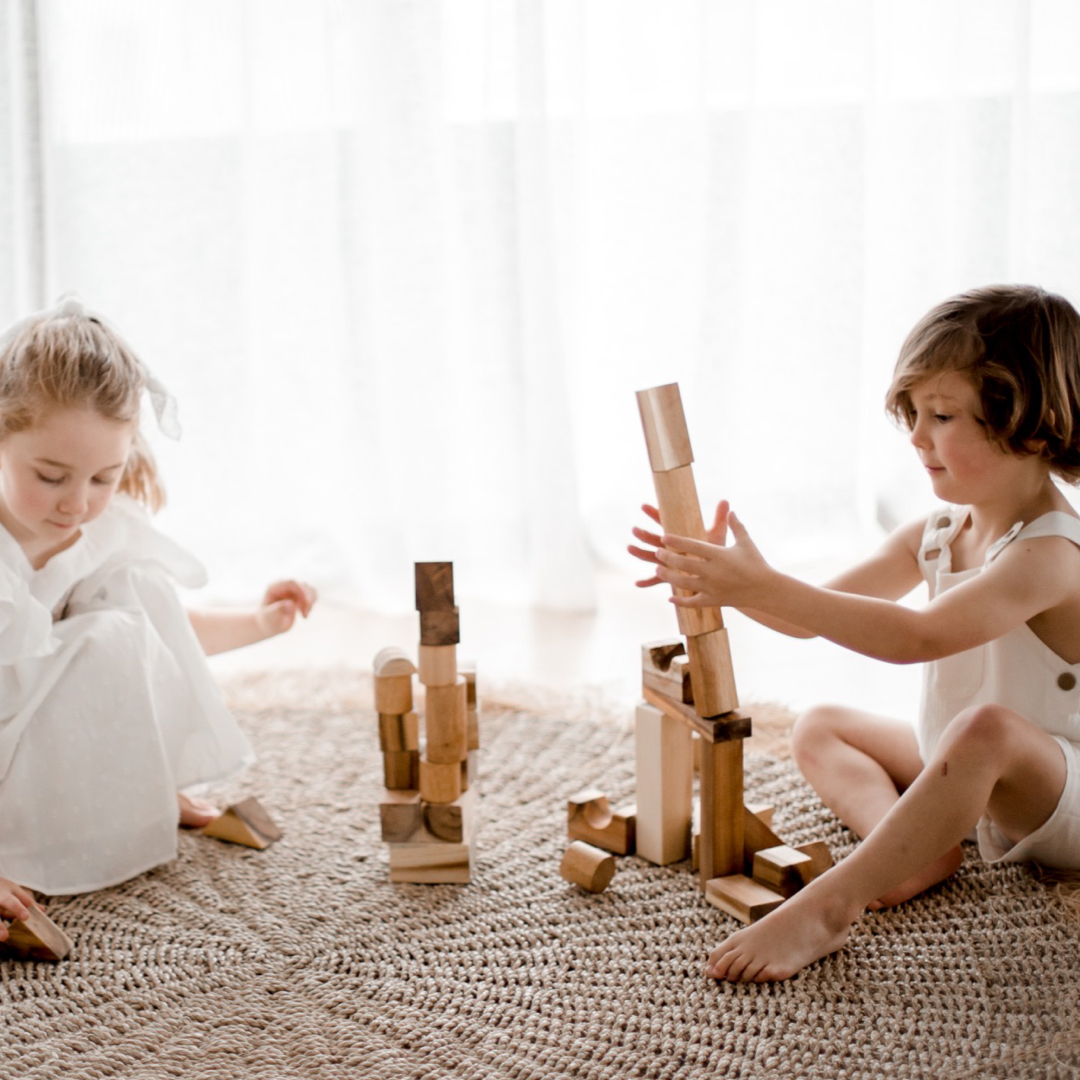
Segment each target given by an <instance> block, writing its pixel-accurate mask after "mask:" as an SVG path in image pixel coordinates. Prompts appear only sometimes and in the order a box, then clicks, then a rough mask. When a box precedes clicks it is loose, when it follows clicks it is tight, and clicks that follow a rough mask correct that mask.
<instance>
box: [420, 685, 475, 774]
mask: <svg viewBox="0 0 1080 1080" xmlns="http://www.w3.org/2000/svg"><path fill="white" fill-rule="evenodd" d="M465 695H466V686H465V680H464V679H463V678H461V677H459V678H458V680H457V682H455V683H452V684H451V685H450V686H429V687H428V688H427V693H426V694H425V710H424V729H425V731H426V733H427V752H426V757H427V759H428V761H433V762H435V763H436V764H449V763H450V762H452V761H453V762H456V761H464V760H465V755H466V753H467V752H468V741H467V734H468V732H467V724H466V709H465Z"/></svg>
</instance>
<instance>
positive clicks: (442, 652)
mask: <svg viewBox="0 0 1080 1080" xmlns="http://www.w3.org/2000/svg"><path fill="white" fill-rule="evenodd" d="M457 678H458V669H457V646H456V645H421V646H420V681H421V682H422V683H423V684H424V685H425V686H453V685H454V683H456V682H457Z"/></svg>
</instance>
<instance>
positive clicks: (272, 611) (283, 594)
mask: <svg viewBox="0 0 1080 1080" xmlns="http://www.w3.org/2000/svg"><path fill="white" fill-rule="evenodd" d="M316 598H317V593H316V592H315V588H314V586H312V585H308V584H307V583H306V582H303V581H292V580H289V581H275V582H274V584H273V585H271V586H270V587H269V588H268V589H267V590H266V595H265V596H264V597H263V600H262V606H261V607H260V608H259V610H258V612H257V613H256V616H255V618H256V621H257V623H258V626H259V629H260V630H261V631H262V632H263V633H264V634H265V636H266V637H273V636H274V635H275V634H284V633H285V631H286V630H290V629H292V625H293V623H294V622H295V621H296V616H297V614H298V613H299V614H300V615H302V616H303V617H304V618H305V619H306V618H307V617H308V615H309V614H310V613H311V609H312V607H313V606H314V604H315V600H316Z"/></svg>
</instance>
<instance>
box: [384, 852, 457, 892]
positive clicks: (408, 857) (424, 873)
mask: <svg viewBox="0 0 1080 1080" xmlns="http://www.w3.org/2000/svg"><path fill="white" fill-rule="evenodd" d="M389 849H390V880H391V881H392V882H404V883H411V884H414V885H467V884H468V883H469V882H470V881H471V880H472V873H473V863H474V861H475V858H476V853H475V850H474V847H473V845H472V844H471V843H469V844H444V843H435V844H390V845H389Z"/></svg>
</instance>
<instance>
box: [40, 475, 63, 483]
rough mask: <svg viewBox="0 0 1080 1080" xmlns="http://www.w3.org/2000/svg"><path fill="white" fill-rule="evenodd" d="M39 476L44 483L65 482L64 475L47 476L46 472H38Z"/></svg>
mask: <svg viewBox="0 0 1080 1080" xmlns="http://www.w3.org/2000/svg"><path fill="white" fill-rule="evenodd" d="M37 476H38V479H39V480H40V481H41V482H42V483H43V484H62V483H63V482H64V478H63V477H62V476H46V475H45V474H44V473H38V474H37Z"/></svg>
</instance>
